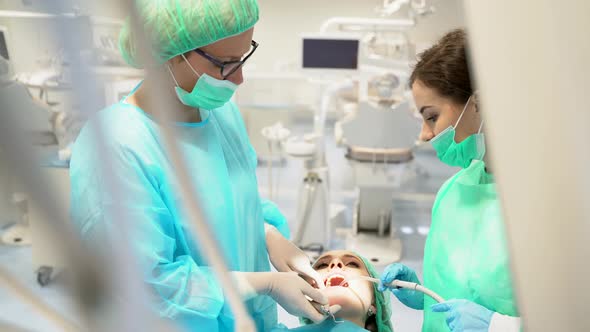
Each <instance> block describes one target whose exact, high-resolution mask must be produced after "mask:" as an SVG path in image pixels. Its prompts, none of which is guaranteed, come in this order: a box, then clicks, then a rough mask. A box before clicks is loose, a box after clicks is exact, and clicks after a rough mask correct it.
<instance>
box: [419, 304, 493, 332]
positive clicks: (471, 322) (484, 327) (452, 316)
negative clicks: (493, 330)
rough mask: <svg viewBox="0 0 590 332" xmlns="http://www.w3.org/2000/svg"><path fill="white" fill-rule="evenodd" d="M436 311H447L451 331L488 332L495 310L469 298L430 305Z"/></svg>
mask: <svg viewBox="0 0 590 332" xmlns="http://www.w3.org/2000/svg"><path fill="white" fill-rule="evenodd" d="M430 309H432V311H434V312H446V316H447V325H448V326H449V328H450V329H451V332H488V329H489V327H490V321H491V320H492V315H493V314H494V312H493V311H491V310H489V309H487V308H485V307H483V306H481V305H479V304H477V303H473V302H471V301H468V300H449V301H445V302H442V303H437V304H434V305H432V306H431V307H430Z"/></svg>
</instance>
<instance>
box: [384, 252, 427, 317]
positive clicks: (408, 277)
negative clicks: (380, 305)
mask: <svg viewBox="0 0 590 332" xmlns="http://www.w3.org/2000/svg"><path fill="white" fill-rule="evenodd" d="M394 280H402V281H409V282H415V283H417V284H420V280H419V279H418V276H417V275H416V272H414V270H412V269H410V268H409V267H407V266H405V265H403V264H400V263H393V264H391V265H389V266H387V267H386V268H385V271H383V274H382V275H381V283H380V284H379V291H381V292H383V291H384V290H386V289H389V290H391V291H392V292H393V295H395V297H397V299H398V300H400V302H401V303H403V304H405V305H406V306H408V307H410V308H412V309H416V310H423V309H424V294H423V293H421V292H418V291H415V290H411V289H403V288H402V289H397V288H395V287H390V286H386V285H389V284H390V283H391V282H392V281H394Z"/></svg>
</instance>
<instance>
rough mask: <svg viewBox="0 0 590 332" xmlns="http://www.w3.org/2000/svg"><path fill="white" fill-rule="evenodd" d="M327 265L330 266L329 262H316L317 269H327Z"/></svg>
mask: <svg viewBox="0 0 590 332" xmlns="http://www.w3.org/2000/svg"><path fill="white" fill-rule="evenodd" d="M327 267H328V264H327V263H319V264H316V266H315V269H316V270H321V269H325V268H327Z"/></svg>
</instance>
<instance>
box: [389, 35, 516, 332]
mask: <svg viewBox="0 0 590 332" xmlns="http://www.w3.org/2000/svg"><path fill="white" fill-rule="evenodd" d="M466 42H467V37H466V34H465V32H464V31H463V30H455V31H451V32H449V33H448V34H446V35H445V36H444V37H443V38H442V39H441V40H440V41H438V42H437V43H436V44H435V45H434V46H432V47H431V48H430V49H428V50H426V51H425V52H423V53H422V54H421V55H420V58H419V61H418V63H417V64H416V66H415V68H414V70H413V73H412V75H411V78H410V84H411V87H412V94H413V96H414V100H415V102H416V106H417V108H418V110H419V112H420V114H421V115H422V117H423V123H422V132H421V134H420V138H421V140H423V141H429V142H430V143H431V144H432V146H433V148H434V149H435V150H436V153H437V156H438V158H439V159H440V160H441V161H442V162H444V163H445V164H448V165H450V166H457V167H461V170H460V171H459V172H458V173H457V174H455V175H454V176H453V177H452V178H450V179H449V180H447V181H446V182H445V183H444V184H443V186H442V187H441V188H440V190H439V192H438V194H437V196H436V201H435V203H434V206H433V209H432V225H431V229H430V232H429V234H428V238H427V239H426V246H425V250H424V286H425V287H427V288H429V289H431V290H433V291H434V292H436V293H438V294H439V295H440V296H442V297H443V298H445V299H449V300H448V301H446V302H443V303H439V304H436V303H435V301H434V300H433V299H431V298H430V297H428V296H424V295H423V294H422V293H420V292H417V291H412V290H406V289H393V288H391V290H392V291H393V293H394V294H395V296H396V297H397V298H398V299H399V300H400V301H401V302H402V303H404V304H405V305H406V306H408V307H411V308H414V309H418V310H424V324H423V327H422V331H425V332H426V331H427V332H438V331H441V332H442V331H453V332H462V331H470V332H485V331H493V332H500V331H502V332H512V331H519V330H520V328H521V321H520V318H519V317H518V309H517V306H516V302H515V299H514V291H513V286H512V279H511V275H510V266H509V253H508V250H507V245H506V237H505V230H504V224H503V221H502V213H501V209H500V202H499V200H498V194H497V191H496V185H495V181H494V175H493V173H492V169H491V168H490V163H489V160H488V158H487V157H488V155H487V154H486V145H485V139H484V138H485V136H484V132H483V123H484V121H483V118H482V115H481V114H482V110H481V108H480V106H479V103H478V99H477V95H476V93H475V92H474V88H473V85H472V83H471V76H470V73H469V67H468V62H467V56H466V48H467V47H466ZM396 279H398V280H404V281H410V282H417V283H420V280H419V279H418V277H417V275H416V273H415V272H414V271H413V270H412V269H410V268H409V267H407V266H405V265H402V264H392V265H390V266H388V267H387V268H386V269H385V271H384V273H383V275H382V277H381V282H382V283H383V284H385V285H387V284H389V283H390V282H392V281H393V280H396ZM383 288H384V286H383V285H381V289H383Z"/></svg>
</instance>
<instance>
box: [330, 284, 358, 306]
mask: <svg viewBox="0 0 590 332" xmlns="http://www.w3.org/2000/svg"><path fill="white" fill-rule="evenodd" d="M322 293H324V294H325V295H326V296H327V297H328V301H329V302H330V305H335V304H339V305H341V306H342V308H343V309H344V308H347V307H351V306H356V302H358V299H357V298H356V297H355V296H354V295H353V294H352V292H351V291H350V290H348V289H346V288H343V287H328V288H326V289H322Z"/></svg>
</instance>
